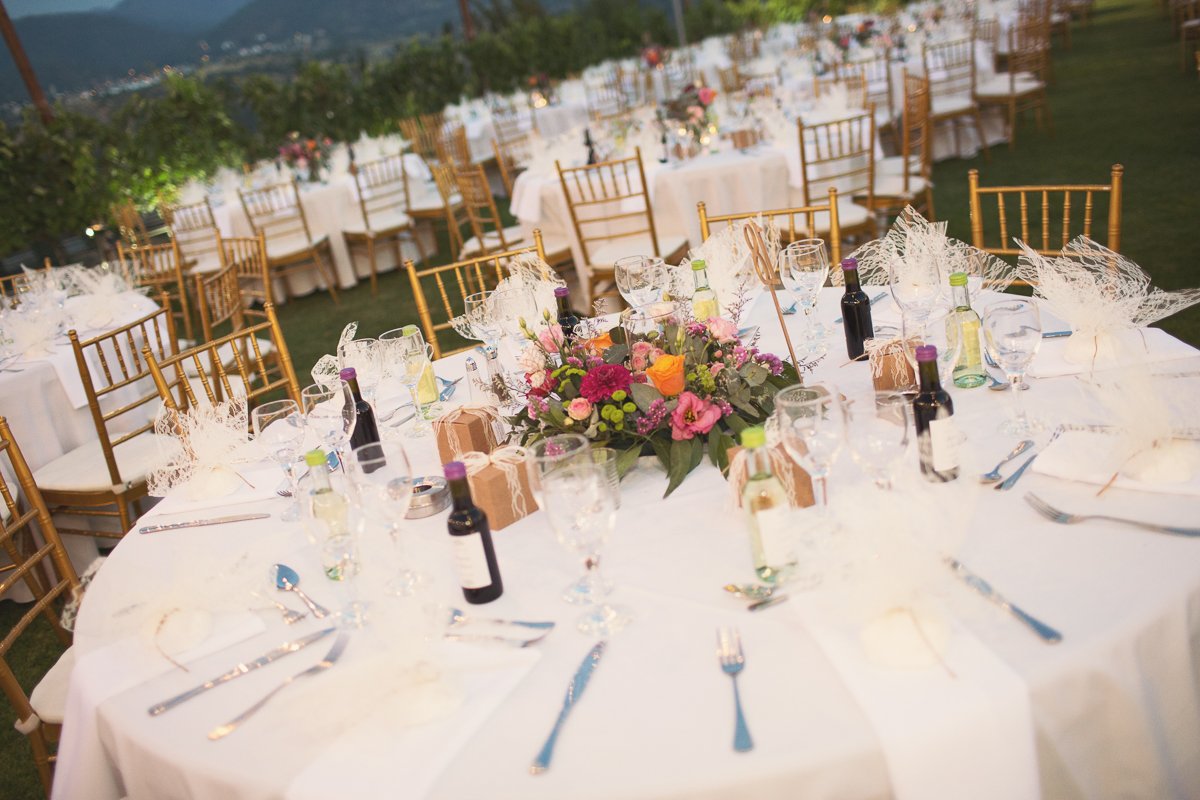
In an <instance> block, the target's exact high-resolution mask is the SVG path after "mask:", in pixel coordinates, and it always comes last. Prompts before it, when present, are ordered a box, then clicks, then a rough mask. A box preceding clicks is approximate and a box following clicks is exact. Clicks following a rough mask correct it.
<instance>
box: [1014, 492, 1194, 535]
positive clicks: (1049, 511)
mask: <svg viewBox="0 0 1200 800" xmlns="http://www.w3.org/2000/svg"><path fill="white" fill-rule="evenodd" d="M1025 502H1026V503H1029V505H1031V506H1033V510H1034V511H1036V512H1038V513H1039V514H1041V515H1042V516H1043V517H1045V518H1046V519H1048V520H1050V521H1051V522H1057V523H1058V524H1060V525H1073V524H1075V523H1076V522H1083V521H1084V520H1087V519H1106V520H1108V521H1109V522H1122V523H1124V524H1126V525H1133V526H1135V527H1138V528H1144V529H1146V530H1148V531H1154V532H1155V533H1173V534H1175V535H1177V536H1200V528H1180V527H1176V526H1174V525H1155V524H1154V523H1152V522H1142V521H1141V520H1136V519H1124V518H1122V517H1110V516H1109V515H1108V514H1069V513H1067V512H1066V511H1061V510H1059V509H1057V508H1055V507H1054V506H1052V505H1050V504H1049V503H1047V502H1046V501H1045V500H1043V499H1042V498H1040V497H1038V496H1037V495H1036V494H1034V493H1033V492H1026V493H1025Z"/></svg>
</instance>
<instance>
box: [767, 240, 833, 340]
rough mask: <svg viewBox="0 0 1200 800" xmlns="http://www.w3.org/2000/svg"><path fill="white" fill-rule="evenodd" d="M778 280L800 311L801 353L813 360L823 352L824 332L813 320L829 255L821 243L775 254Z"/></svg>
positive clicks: (790, 247) (795, 244)
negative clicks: (802, 318)
mask: <svg viewBox="0 0 1200 800" xmlns="http://www.w3.org/2000/svg"><path fill="white" fill-rule="evenodd" d="M778 267H779V277H780V279H781V280H782V281H783V285H784V286H785V287H786V288H787V290H788V292H789V293H790V294H791V295H792V297H794V298H795V299H796V302H797V303H799V304H800V307H801V308H802V309H804V336H803V338H802V339H801V350H802V352H803V353H804V355H807V356H815V355H820V354H821V353H823V352H824V351H825V344H824V342H823V339H824V336H825V330H824V328H822V327H821V325H820V324H819V323H818V322H816V320H814V319H813V311H814V310H815V309H816V305H817V298H818V297H819V296H820V294H821V287H823V286H824V285H825V279H826V278H828V277H829V255H828V253H826V251H825V242H824V241H823V240H821V239H801V240H800V241H798V242H793V243H792V244H789V245H788V246H787V247H785V248H783V249H782V250H780V251H779V257H778Z"/></svg>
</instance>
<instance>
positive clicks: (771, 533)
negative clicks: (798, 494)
mask: <svg viewBox="0 0 1200 800" xmlns="http://www.w3.org/2000/svg"><path fill="white" fill-rule="evenodd" d="M754 521H755V523H756V524H757V525H758V541H759V542H760V544H761V545H762V555H763V560H764V561H766V562H767V566H768V567H775V568H779V567H782V566H783V565H785V564H787V563H789V562H790V561H791V560H792V551H793V550H795V547H794V546H793V534H792V524H791V523H792V515H791V509H789V508H788V507H787V506H786V505H780V506H775V507H774V508H764V509H762V510H760V511H757V512H755V514H754Z"/></svg>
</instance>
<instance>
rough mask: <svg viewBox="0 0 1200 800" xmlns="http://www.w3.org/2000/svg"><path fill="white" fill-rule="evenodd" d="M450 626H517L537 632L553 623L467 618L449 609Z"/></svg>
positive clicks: (549, 627)
mask: <svg viewBox="0 0 1200 800" xmlns="http://www.w3.org/2000/svg"><path fill="white" fill-rule="evenodd" d="M449 611H450V624H451V625H466V624H468V623H471V622H481V623H487V624H489V625H519V626H521V627H522V628H537V629H538V630H549V629H551V628H553V627H554V624H555V623H553V622H528V621H526V620H523V619H496V618H494V617H468V616H467V615H466V614H464V613H463V612H462V610H461V609H457V608H451V609H449Z"/></svg>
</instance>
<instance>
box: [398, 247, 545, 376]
mask: <svg viewBox="0 0 1200 800" xmlns="http://www.w3.org/2000/svg"><path fill="white" fill-rule="evenodd" d="M526 253H529V254H534V255H536V256H537V258H538V260H540V261H541V262H542V263H543V264H544V263H545V262H546V251H545V250H544V249H543V247H542V232H541V231H540V230H535V231H534V232H533V245H531V246H530V247H521V248H518V249H516V250H507V251H504V252H501V253H490V254H488V255H482V256H476V257H474V258H468V259H466V260H464V261H457V262H454V263H453V264H443V265H441V266H437V267H426V268H424V269H417V265H416V264H414V263H413V262H412V259H406V260H405V262H404V267H405V269H407V270H408V280H409V282H410V283H411V284H412V290H413V296H414V297H415V298H416V299H417V316H418V317H419V318H420V320H421V328H422V329H423V331H424V333H425V341H426V342H428V343H429V344H430V345H432V346H433V355H434V358H441V357H442V356H443V355H449V354H450V353H458V352H462V351H463V350H469V349H470V346H468V347H461V348H457V349H455V350H450V351H446V350H445V349H444V348H443V346H442V343H441V341H440V340H439V339H438V334H439V333H443V332H446V331H450V330H452V329H453V328H454V325H453V323H452V322H451V320H453V319H454V317H456V316H458V315H459V314H461V313H462V312H463V307H464V305H465V304H466V299H467V297H468V296H469V295H471V294H474V293H475V292H479V291H484V290H486V289H493V288H495V287H496V285H497V284H498V283H500V281H501V280H503V279H504V278H505V277H506V276H507V273H506V265H507V263H508V262H509V261H510V260H511V259H513V258H515V257H517V256H521V255H524V254H526ZM549 269H550V268H549V267H546V270H547V275H549V274H550V272H549ZM427 290H428V292H429V293H430V294H431V295H432V294H433V293H434V291H436V297H435V298H434V302H435V303H436V304H437V305H436V307H431V306H430V299H429V298H427V297H426V291H427Z"/></svg>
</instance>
